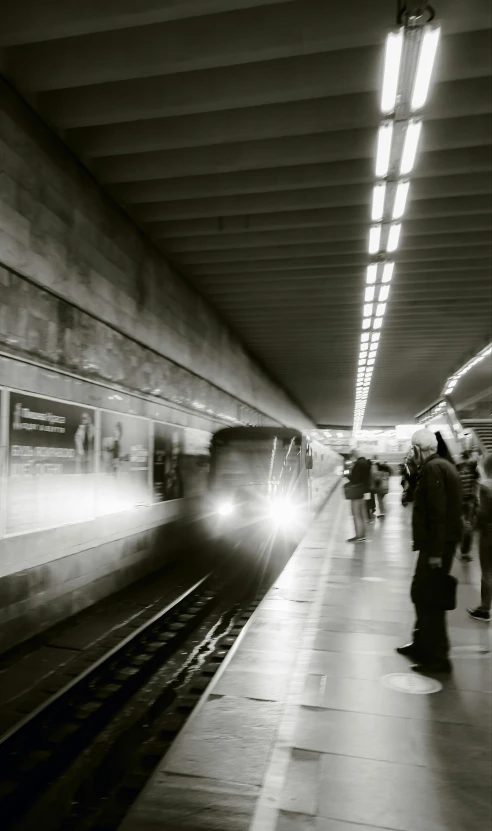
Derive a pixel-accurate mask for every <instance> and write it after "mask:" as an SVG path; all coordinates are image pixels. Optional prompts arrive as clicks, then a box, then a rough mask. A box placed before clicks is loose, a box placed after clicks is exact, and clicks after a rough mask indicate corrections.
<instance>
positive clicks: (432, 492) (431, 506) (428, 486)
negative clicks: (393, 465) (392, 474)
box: [397, 429, 461, 672]
mask: <svg viewBox="0 0 492 831" xmlns="http://www.w3.org/2000/svg"><path fill="white" fill-rule="evenodd" d="M412 446H413V452H414V457H415V461H416V463H417V465H418V467H419V477H418V482H417V486H416V489H415V494H414V500H413V515H412V530H413V547H414V550H415V551H418V552H419V555H418V560H417V567H416V570H415V574H414V578H413V583H412V597H415V596H417V597H421V595H422V594H424V595H425V594H428V589H429V588H430V586H431V585H435V583H434V581H433V575H432V570H433V569H442V571H443V572H444V573H445V574H448V573H449V571H450V569H451V565H452V562H453V557H454V553H455V550H456V546H457V544H458V542H459V540H460V539H461V483H460V476H459V473H458V471H457V470H456V467H455V465H454V464H452V463H451V462H449V461H448V460H447V459H444V458H442V456H439V454H438V452H437V439H436V437H435V435H434V433H432V432H431V431H430V430H427V429H421V430H417V432H416V433H415V434H414V435H413V437H412ZM422 589H425V591H422ZM414 602H415V611H416V618H417V619H416V622H415V628H414V632H413V642H412V643H410V644H407V646H401V647H398V649H397V652H399V653H400V655H407V656H408V657H410V658H414V659H416V660H417V662H418V663H417V664H416V665H414V666H413V667H412V669H414V670H415V671H416V672H449V671H450V670H451V663H450V661H449V658H448V653H449V641H448V636H447V632H446V612H445V611H444V610H443V609H442V608H439V604H438V603H437V602H436V603H435V605H434V602H433V600H432V599H430V600H429V599H428V600H427V602H425V604H423V602H422V600H417V601H414Z"/></svg>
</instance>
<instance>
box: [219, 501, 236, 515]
mask: <svg viewBox="0 0 492 831" xmlns="http://www.w3.org/2000/svg"><path fill="white" fill-rule="evenodd" d="M233 511H234V505H233V504H232V502H221V504H220V505H219V507H218V508H217V513H218V514H220V516H230V514H232V512H233Z"/></svg>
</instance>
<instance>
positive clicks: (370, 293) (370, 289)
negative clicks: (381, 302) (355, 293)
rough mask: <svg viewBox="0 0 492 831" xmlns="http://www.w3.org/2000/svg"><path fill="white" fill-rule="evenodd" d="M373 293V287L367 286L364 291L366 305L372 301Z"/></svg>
mask: <svg viewBox="0 0 492 831" xmlns="http://www.w3.org/2000/svg"><path fill="white" fill-rule="evenodd" d="M375 291H376V289H375V288H374V286H368V288H367V289H366V292H365V294H364V300H365V301H366V303H368V302H369V301H371V300H374V292H375Z"/></svg>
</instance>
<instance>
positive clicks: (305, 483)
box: [209, 427, 310, 560]
mask: <svg viewBox="0 0 492 831" xmlns="http://www.w3.org/2000/svg"><path fill="white" fill-rule="evenodd" d="M308 464H309V463H308ZM209 507H210V514H209V518H210V521H212V523H213V524H214V525H215V532H216V534H217V535H218V536H220V537H221V539H223V540H226V541H227V542H228V543H229V544H230V545H232V546H233V547H234V548H235V549H239V550H241V551H244V552H245V553H248V555H249V556H255V555H258V556H259V557H260V558H262V559H263V560H264V559H265V556H267V557H268V555H270V554H274V553H275V552H277V553H278V552H279V551H282V552H284V553H285V551H286V550H287V548H289V547H291V546H292V545H293V544H295V543H296V542H297V541H298V540H299V539H300V538H301V537H302V535H303V533H304V531H305V529H306V527H307V523H308V521H309V518H310V499H309V477H308V471H307V467H306V450H305V444H304V440H303V437H302V435H301V434H300V433H298V432H297V431H294V430H288V429H286V428H281V429H273V428H261V427H258V428H254V427H253V428H241V427H238V428H229V429H225V430H220V431H219V432H218V433H216V434H215V436H214V440H213V443H212V453H211V479H210V506H209Z"/></svg>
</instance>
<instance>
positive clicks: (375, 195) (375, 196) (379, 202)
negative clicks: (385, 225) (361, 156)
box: [371, 182, 386, 222]
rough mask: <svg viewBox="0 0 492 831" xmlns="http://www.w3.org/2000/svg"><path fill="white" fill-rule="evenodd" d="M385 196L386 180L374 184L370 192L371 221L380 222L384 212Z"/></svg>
mask: <svg viewBox="0 0 492 831" xmlns="http://www.w3.org/2000/svg"><path fill="white" fill-rule="evenodd" d="M385 196H386V182H382V183H381V184H379V185H374V190H373V192H372V211H371V219H372V221H373V222H380V221H381V220H382V218H383V213H384V199H385Z"/></svg>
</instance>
